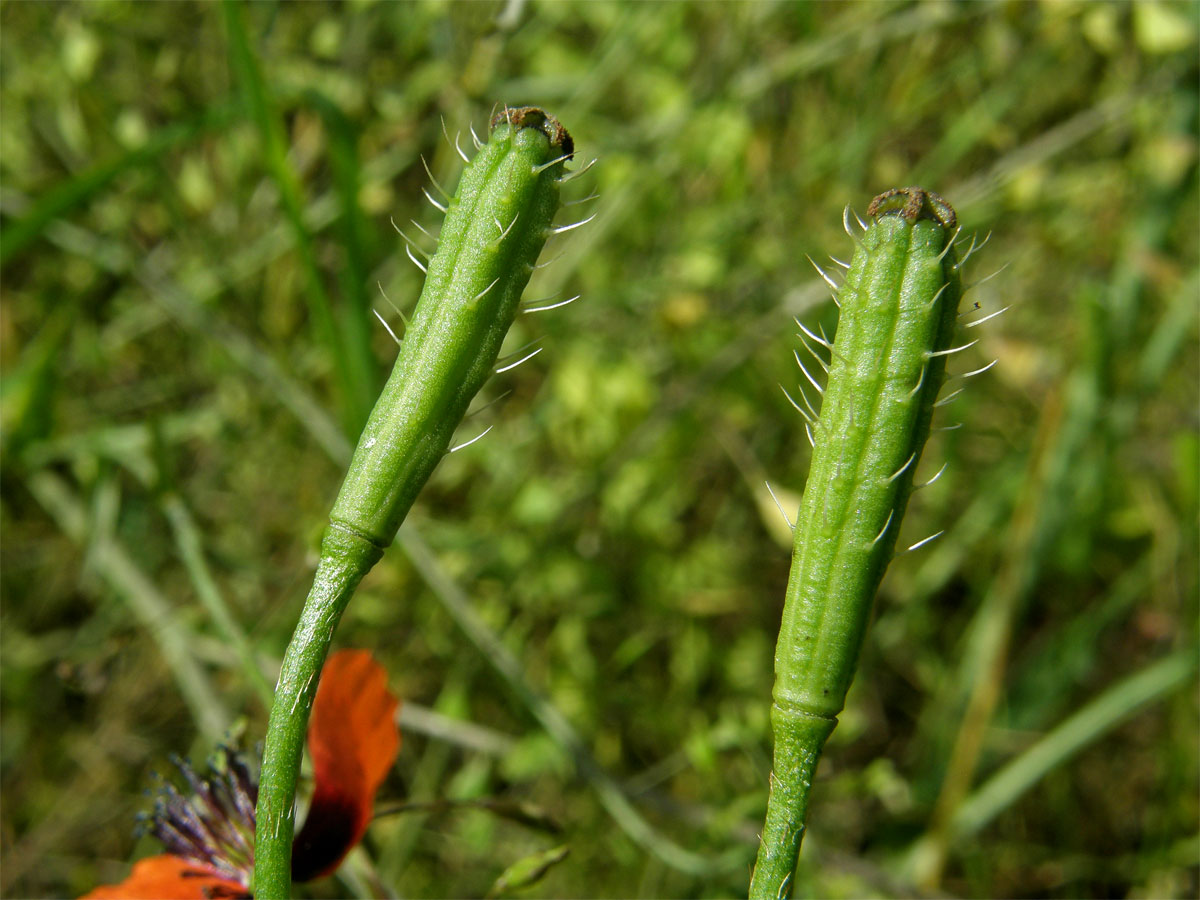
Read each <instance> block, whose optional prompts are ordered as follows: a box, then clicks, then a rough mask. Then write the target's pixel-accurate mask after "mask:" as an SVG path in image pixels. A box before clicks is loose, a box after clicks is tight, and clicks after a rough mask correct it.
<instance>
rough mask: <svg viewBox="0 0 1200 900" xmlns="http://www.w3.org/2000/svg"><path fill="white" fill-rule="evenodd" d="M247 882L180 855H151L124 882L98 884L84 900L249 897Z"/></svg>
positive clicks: (198, 899)
mask: <svg viewBox="0 0 1200 900" xmlns="http://www.w3.org/2000/svg"><path fill="white" fill-rule="evenodd" d="M249 896H250V892H249V891H248V890H246V887H245V885H242V884H239V883H238V882H236V881H230V880H229V879H228V878H221V877H220V876H219V875H214V874H213V873H212V872H210V871H209V870H208V869H205V868H204V867H203V866H198V865H196V864H195V863H191V862H188V861H187V860H185V859H180V858H179V857H178V856H168V855H163V856H151V857H148V858H146V859H143V860H140V861H138V862H136V863H134V864H133V871H132V872H130V873H129V877H128V878H126V879H125V880H124V881H122V882H121V883H120V884H108V885H104V886H103V887H98V888H96V889H95V890H93V891H91V892H90V893H88V894H85V895H84V896H83V897H82V898H81V900H216V898H230V900H232V898H235V897H249Z"/></svg>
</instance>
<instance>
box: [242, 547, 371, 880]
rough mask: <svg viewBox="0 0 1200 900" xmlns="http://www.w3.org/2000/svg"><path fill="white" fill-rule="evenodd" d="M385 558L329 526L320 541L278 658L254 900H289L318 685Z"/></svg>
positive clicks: (261, 800) (256, 839) (261, 784)
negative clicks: (359, 592) (337, 638)
mask: <svg viewBox="0 0 1200 900" xmlns="http://www.w3.org/2000/svg"><path fill="white" fill-rule="evenodd" d="M382 555H383V550H382V549H381V548H379V547H376V546H374V545H373V544H371V543H369V542H367V541H366V540H364V539H363V538H362V537H361V536H359V535H358V534H356V533H354V532H352V531H349V530H347V529H346V528H344V527H341V526H339V525H337V524H333V525H330V527H329V528H328V529H327V530H326V531H325V537H324V538H323V540H322V541H321V561H320V563H318V564H317V573H316V575H315V576H314V577H313V586H312V589H311V590H310V591H309V593H308V599H307V600H305V602H304V610H303V612H301V614H300V621H299V623H298V624H297V625H296V633H295V634H294V635H293V636H292V642H291V643H290V644H289V645H288V648H287V653H286V654H285V655H284V657H283V667H282V669H281V670H280V672H279V684H278V685H276V687H275V703H274V705H273V706H272V708H271V718H270V723H269V724H268V726H267V742H266V746H265V748H264V752H263V765H262V776H261V778H260V779H259V792H258V825H257V828H256V829H255V837H254V856H255V860H256V863H255V869H254V896H255V897H257V898H259V900H283V898H287V897H289V896H290V895H291V886H292V834H293V832H294V831H295V826H296V823H295V814H294V799H295V796H296V779H297V778H298V776H299V774H300V759H301V757H302V756H303V755H304V739H305V736H306V732H307V730H308V714H309V712H310V711H311V710H312V704H313V698H314V697H315V696H316V693H317V680H318V677H319V674H320V671H321V668H322V666H324V665H325V657H326V655H327V654H328V653H329V644H330V642H331V641H332V640H333V633H334V631H335V630H336V629H337V625H338V621H339V620H340V619H341V617H342V612H343V611H344V610H345V609H346V604H347V603H348V602H349V601H350V597H351V596H352V595H353V594H354V590H355V588H357V587H358V583H359V582H360V581H361V580H362V578H363V576H364V575H366V574H367V572H369V571H370V570H371V567H372V566H374V565H375V563H376V562H378V561H379V557H380V556H382Z"/></svg>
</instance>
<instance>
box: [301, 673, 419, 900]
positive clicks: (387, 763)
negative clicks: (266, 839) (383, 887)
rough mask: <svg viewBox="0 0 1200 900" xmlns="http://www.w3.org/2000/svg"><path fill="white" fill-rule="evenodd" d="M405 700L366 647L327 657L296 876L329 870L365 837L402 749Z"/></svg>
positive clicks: (312, 731) (312, 725)
mask: <svg viewBox="0 0 1200 900" xmlns="http://www.w3.org/2000/svg"><path fill="white" fill-rule="evenodd" d="M397 706H399V701H398V700H397V699H396V698H395V697H393V696H392V695H391V694H390V693H388V689H387V672H386V670H385V669H384V668H383V666H381V665H379V663H377V662H375V660H374V659H373V658H372V657H371V654H370V653H368V652H367V651H366V650H340V651H338V652H337V653H334V654H333V655H332V656H330V657H329V660H328V661H327V662H326V663H325V668H324V670H323V671H322V673H321V682H320V684H319V685H318V686H317V696H316V698H315V699H314V700H313V708H312V718H311V719H310V720H309V726H308V747H309V751H310V752H311V753H312V759H313V798H312V804H311V805H310V806H309V810H308V816H307V817H306V818H305V820H304V827H303V828H301V829H300V833H299V834H298V835H296V840H295V843H294V845H293V848H292V877H293V878H294V879H295V880H296V881H307V880H309V879H311V878H318V877H320V876H322V875H328V874H329V873H330V872H332V871H333V870H334V869H336V868H337V867H338V864H339V863H340V862H341V861H342V858H343V857H345V855H346V854H347V853H349V852H350V849H351V848H352V847H353V846H354V845H355V844H357V843H358V842H359V841H360V840H362V836H363V833H364V832H365V831H366V830H367V824H368V823H369V822H370V821H371V813H372V808H373V807H374V805H375V792H376V791H377V790H378V789H379V785H380V784H382V783H383V779H384V778H385V777H387V773H388V770H389V769H391V767H392V763H393V762H395V760H396V754H397V753H398V752H399V750H400V731H399V729H397V727H396V707H397Z"/></svg>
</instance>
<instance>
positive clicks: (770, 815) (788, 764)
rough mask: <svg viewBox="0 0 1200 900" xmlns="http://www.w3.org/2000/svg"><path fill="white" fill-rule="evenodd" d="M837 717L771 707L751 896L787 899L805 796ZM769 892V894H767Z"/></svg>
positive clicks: (801, 833) (805, 809) (801, 831)
mask: <svg viewBox="0 0 1200 900" xmlns="http://www.w3.org/2000/svg"><path fill="white" fill-rule="evenodd" d="M836 725H837V719H836V718H828V719H827V718H822V717H820V716H810V715H806V714H804V713H802V712H800V711H798V710H784V709H782V708H780V706H779V705H778V704H774V705H772V707H771V729H772V731H773V732H774V734H775V759H774V761H773V763H772V767H771V768H772V771H771V794H770V798H769V799H768V801H767V820H766V823H765V824H764V825H763V833H762V844H761V845H760V849H759V853H758V861H757V862H756V864H755V866H754V879H753V881H752V882H751V885H750V896H751V897H787V896H790V895H791V892H792V873H793V872H794V871H795V869H796V860H797V859H798V858H799V856H800V841H801V840H802V839H803V838H804V828H805V824H804V823H805V819H806V816H807V812H808V794H809V791H810V790H811V788H812V781H813V775H814V774H815V773H816V771H817V763H818V762H819V761H820V759H821V748H823V747H824V746H825V741H826V740H827V739H828V738H829V735H830V734H832V733H833V729H834V727H835V726H836ZM771 890H773V891H774V893H770V891H771Z"/></svg>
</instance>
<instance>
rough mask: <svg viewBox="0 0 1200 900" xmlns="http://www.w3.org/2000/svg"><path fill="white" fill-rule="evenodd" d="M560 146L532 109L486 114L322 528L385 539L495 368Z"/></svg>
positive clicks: (547, 119) (539, 234) (551, 208)
mask: <svg viewBox="0 0 1200 900" xmlns="http://www.w3.org/2000/svg"><path fill="white" fill-rule="evenodd" d="M572 151H573V145H572V143H571V138H570V136H569V135H568V134H567V132H566V130H565V129H563V128H562V126H561V125H559V123H558V121H557V120H556V119H555V118H554V117H553V116H550V115H548V114H547V113H545V112H543V111H542V110H540V109H536V108H533V107H526V108H522V109H513V110H509V109H506V110H504V111H502V112H501V113H499V114H498V115H497V116H496V118H495V119H494V120H493V124H492V131H491V135H490V137H489V140H488V142H487V143H486V144H485V145H484V146H483V148H482V149H481V150H480V151H479V153H478V154H476V156H475V157H474V159H472V160H471V162H470V163H469V164H468V165H467V167H466V169H465V170H464V172H463V174H462V178H461V180H460V181H459V186H458V190H457V191H456V192H455V194H454V197H453V198H452V199H451V200H450V201H449V203H448V204H447V212H446V220H445V223H444V224H443V226H442V231H441V234H440V235H439V238H438V249H437V252H436V253H435V254H434V256H433V258H432V259H431V260H430V262H429V265H428V269H427V273H426V278H425V286H424V289H423V290H422V291H421V297H420V299H419V300H418V302H417V306H416V309H415V311H414V313H413V315H412V317H411V320H410V322H409V325H408V328H407V329H406V331H405V333H404V340H403V342H402V343H401V347H400V353H399V355H398V357H397V359H396V363H395V367H394V368H393V369H392V374H391V376H390V377H389V378H388V382H387V385H386V386H385V387H384V389H383V392H382V393H381V395H380V397H379V401H378V402H377V403H376V405H375V408H374V410H373V411H372V412H371V416H370V418H369V419H368V421H367V424H366V427H365V428H364V429H363V433H362V436H361V437H360V439H359V443H358V447H357V448H356V449H355V452H354V457H353V459H352V460H351V462H350V468H349V471H348V472H347V474H346V480H345V481H344V482H343V484H342V489H341V492H340V493H339V494H338V498H337V502H336V503H335V504H334V507H333V509H332V511H331V513H330V520H331V523H332V525H333V527H335V528H339V527H340V528H344V529H345V530H347V531H351V532H353V533H356V534H357V535H359V536H360V537H362V538H364V539H366V540H368V541H369V542H371V543H372V544H374V545H376V546H379V547H383V546H386V545H387V544H389V543H391V540H392V538H393V537H394V536H395V533H396V529H397V528H398V527H399V524H400V522H401V521H402V520H403V518H404V516H405V514H406V513H407V512H408V509H409V507H410V506H411V505H412V503H413V501H414V500H415V499H416V496H417V494H418V493H419V492H420V489H421V487H422V486H423V485H424V483H425V481H426V479H428V477H429V475H430V473H431V472H432V471H433V469H434V467H435V466H436V465H437V463H438V461H439V460H440V459H441V458H442V457H443V456H444V455H445V453H446V450H447V448H448V447H449V444H450V439H451V436H452V435H453V434H454V430H455V429H456V428H457V427H458V424H459V422H460V421H461V420H462V417H463V415H464V414H465V413H466V410H467V406H468V405H469V404H470V402H471V400H472V398H473V397H474V396H475V394H476V393H477V392H478V391H479V389H480V387H482V386H483V383H484V381H486V380H487V378H488V375H489V374H490V373H491V371H492V369H493V367H494V366H495V363H496V356H497V354H498V353H499V351H500V345H501V343H502V342H503V341H504V336H505V334H506V333H507V332H508V329H509V326H510V325H511V324H512V321H513V317H514V316H515V314H516V311H517V304H518V302H519V301H520V299H521V292H522V291H523V290H524V289H525V285H526V284H527V283H528V281H529V276H530V274H531V273H532V271H533V266H534V264H535V263H536V262H537V257H538V254H539V253H540V252H541V250H542V246H543V245H544V244H545V242H546V238H547V236H548V234H549V233H550V223H551V220H552V219H553V218H554V215H555V213H556V212H557V210H558V207H559V186H558V179H559V178H560V177H562V175H563V166H564V165H565V162H566V158H567V157H569V156H570V154H571V153H572Z"/></svg>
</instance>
